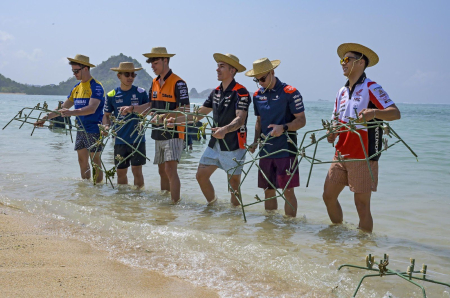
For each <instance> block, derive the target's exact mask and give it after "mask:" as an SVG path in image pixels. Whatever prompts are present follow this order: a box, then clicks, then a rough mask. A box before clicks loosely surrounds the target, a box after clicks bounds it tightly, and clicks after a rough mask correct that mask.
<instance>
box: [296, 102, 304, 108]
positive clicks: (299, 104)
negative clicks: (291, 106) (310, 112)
mask: <svg viewBox="0 0 450 298" xmlns="http://www.w3.org/2000/svg"><path fill="white" fill-rule="evenodd" d="M295 107H296V108H300V107H303V103H302V102H299V103H298V104H296V105H295Z"/></svg>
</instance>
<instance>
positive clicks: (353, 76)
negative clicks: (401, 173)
mask: <svg viewBox="0 0 450 298" xmlns="http://www.w3.org/2000/svg"><path fill="white" fill-rule="evenodd" d="M337 52H338V56H339V57H340V59H341V60H340V64H341V66H342V70H343V74H344V76H346V77H347V78H348V81H347V82H346V84H345V86H344V87H342V88H341V89H340V90H339V92H338V93H337V95H336V100H335V104H334V111H333V114H332V119H334V120H336V119H337V120H338V121H339V122H341V123H347V122H348V121H349V119H351V118H353V119H359V120H361V121H362V119H364V120H365V121H373V119H375V120H385V121H390V120H396V119H400V111H399V110H398V108H397V107H396V105H395V104H394V102H393V101H392V100H391V99H390V98H389V96H388V94H387V93H386V92H385V91H384V90H383V89H382V87H381V86H380V85H378V84H377V83H375V82H373V81H372V80H370V79H369V78H367V77H366V74H365V72H364V71H365V69H366V68H367V67H370V66H374V65H375V64H377V63H378V56H377V54H376V53H375V52H374V51H372V50H371V49H369V48H367V47H365V46H362V45H359V44H355V43H345V44H342V45H340V46H339V47H338V50H337ZM174 55H175V54H169V53H168V52H167V50H166V48H164V47H156V48H153V49H152V50H151V52H150V53H147V54H144V56H145V57H146V58H147V63H149V64H151V67H152V69H153V72H154V73H155V75H156V77H155V78H154V79H153V84H152V87H151V88H150V90H149V92H148V93H147V92H146V90H144V89H143V88H140V87H137V86H134V85H133V81H134V78H135V77H136V75H137V72H138V71H139V70H141V69H142V68H135V66H134V64H133V63H132V62H122V63H120V65H119V67H117V68H111V70H112V71H115V72H117V78H118V79H119V81H120V87H117V88H115V89H114V90H111V91H110V92H108V93H107V94H106V97H105V94H104V90H103V87H102V85H101V83H100V82H98V81H96V80H95V79H94V78H93V77H92V76H91V74H90V68H91V67H95V65H93V64H91V63H89V57H86V56H83V55H76V56H75V58H68V59H69V61H70V62H69V64H70V65H71V67H72V71H73V74H74V76H75V77H76V79H77V80H79V81H80V82H79V83H78V84H77V85H75V87H74V88H73V89H72V91H71V92H70V94H69V96H68V97H67V100H66V101H65V102H64V104H63V105H62V108H61V109H60V110H59V111H58V112H59V113H60V114H61V116H63V117H69V116H77V121H78V125H79V126H80V127H82V128H83V129H84V131H83V132H82V131H79V132H77V136H76V142H75V150H76V151H77V153H78V161H79V165H80V171H81V177H82V178H85V179H89V178H90V175H91V171H90V165H89V155H90V157H91V158H92V161H93V162H94V163H95V164H97V165H98V166H100V164H101V161H100V152H101V151H102V149H103V148H101V147H100V146H93V145H95V144H96V142H97V140H98V139H99V137H100V133H101V130H100V129H99V125H103V128H104V129H102V131H108V130H109V129H110V127H111V115H114V117H115V118H117V119H118V120H120V119H124V118H125V117H127V118H126V119H127V120H128V119H132V118H134V119H135V120H133V121H129V122H127V124H125V125H123V126H122V127H121V128H120V130H119V131H117V132H116V133H117V136H118V137H120V138H116V140H115V145H114V156H121V157H122V158H125V159H126V160H125V162H122V163H120V159H119V158H115V163H116V165H118V167H117V183H118V184H128V179H127V169H128V168H129V167H130V165H131V170H132V172H133V176H134V185H136V186H137V187H143V186H144V177H143V174H142V165H144V164H145V163H146V158H144V157H143V156H145V155H146V148H145V136H144V137H142V139H141V137H139V136H138V134H136V133H135V134H134V136H133V134H132V132H133V131H134V130H135V127H136V125H137V123H138V121H139V117H138V116H137V115H138V114H142V115H146V114H152V115H153V113H155V112H154V111H155V109H158V110H165V111H164V112H161V111H159V112H157V114H158V116H157V117H153V118H152V119H156V118H158V120H157V121H156V120H153V122H152V127H153V128H158V129H153V130H152V134H151V137H152V139H154V140H155V157H154V164H157V165H158V170H159V175H160V177H161V190H163V191H168V192H170V195H171V199H172V202H173V203H177V202H179V201H180V199H181V198H180V178H179V176H178V172H177V166H178V163H179V162H180V159H181V154H182V151H183V147H184V138H185V127H186V125H187V124H189V125H190V124H191V123H192V122H193V121H194V120H195V121H198V120H200V119H201V118H203V117H204V116H206V115H207V114H209V113H210V112H212V113H213V115H212V117H213V120H214V127H212V128H211V130H212V136H211V140H210V141H209V144H208V148H207V149H206V150H205V152H204V153H203V155H202V157H201V159H200V162H199V166H198V170H197V175H196V178H197V181H198V183H199V185H200V188H201V190H202V192H203V194H204V196H205V197H206V200H207V201H208V204H214V202H216V200H217V196H216V194H215V190H214V187H213V185H212V183H211V181H210V177H211V175H212V174H213V173H214V171H215V170H216V169H217V168H220V169H222V170H224V171H225V172H227V174H228V178H229V182H230V188H231V189H234V190H237V189H238V186H239V183H240V180H241V172H242V166H240V167H237V168H236V166H237V163H236V161H237V162H238V163H240V164H242V163H244V161H245V154H246V151H247V149H246V143H247V126H246V125H247V118H248V109H249V106H250V104H251V102H252V96H251V95H250V93H249V92H248V91H247V89H246V88H245V87H244V86H242V85H241V84H239V83H238V82H236V80H235V76H236V74H237V73H240V72H243V71H245V70H246V68H245V67H244V66H243V65H242V64H241V63H240V62H239V59H238V58H237V57H236V56H234V55H232V54H219V53H216V54H214V55H213V57H214V59H215V61H216V62H217V70H216V71H217V79H218V80H219V81H220V82H221V84H220V86H218V87H217V88H215V89H214V90H213V91H212V92H211V94H210V95H209V96H208V98H207V99H206V101H205V102H204V103H203V105H202V106H201V107H200V108H199V110H198V114H199V115H198V116H195V118H196V119H194V116H193V115H189V116H187V121H188V122H187V123H186V116H185V115H181V114H180V113H178V112H168V111H180V112H185V111H186V112H188V111H190V106H189V94H188V88H187V85H186V82H185V81H184V80H183V79H181V78H180V77H179V76H177V75H176V74H174V73H173V72H172V70H171V69H170V67H169V61H170V58H171V57H173V56H174ZM280 63H281V62H280V60H273V61H270V60H269V59H267V58H262V59H259V60H256V61H255V62H253V69H251V70H250V71H247V72H246V73H245V75H246V76H249V77H253V78H254V79H253V80H254V81H255V82H256V83H258V84H259V85H260V88H259V89H258V90H257V91H256V92H255V93H254V94H253V107H254V112H255V115H256V117H257V119H256V125H255V139H254V142H253V144H251V145H249V151H250V152H252V153H254V152H255V150H256V149H257V147H258V144H261V142H260V137H261V135H262V134H264V135H265V136H271V137H273V138H271V139H270V142H267V143H265V144H264V145H262V146H263V148H259V149H260V150H259V156H260V157H261V159H260V160H259V172H258V187H259V188H262V189H264V193H265V198H266V199H268V198H272V197H275V195H276V188H281V189H284V188H286V190H285V192H284V195H285V198H286V203H285V207H284V208H285V213H286V215H288V216H293V217H295V216H296V214H297V198H296V197H295V192H294V188H295V187H298V186H299V185H300V176H299V171H298V167H296V166H295V164H296V162H297V159H296V155H295V153H294V152H296V151H297V148H296V146H297V134H296V131H297V130H299V129H300V128H302V127H304V126H305V124H306V117H305V108H304V105H303V98H302V95H301V94H300V92H299V91H298V90H297V89H296V88H294V87H292V86H290V85H288V84H286V83H283V82H282V81H280V79H279V78H278V77H276V76H275V68H277V67H278V66H279V65H280ZM72 106H74V109H72V110H71V109H70V108H71V107H72ZM129 114H131V115H129ZM57 116H58V113H55V112H52V113H49V114H48V115H46V116H45V117H44V118H43V119H42V120H39V121H37V122H36V123H35V125H37V126H42V125H43V124H44V123H45V121H46V120H48V119H52V118H54V117H57ZM130 117H131V118H130ZM164 120H166V121H165V122H166V123H168V126H167V127H168V128H166V129H161V128H162V126H163V124H162V123H164ZM357 128H358V132H359V134H360V136H361V138H362V142H361V139H360V138H359V136H358V135H357V134H355V133H353V132H349V131H344V130H343V131H342V132H341V133H335V134H329V135H328V142H330V143H334V142H335V140H336V139H337V138H338V142H337V143H336V146H335V148H336V153H335V157H334V159H335V160H336V162H335V163H332V165H331V166H330V169H329V170H328V173H327V176H326V179H325V185H324V192H323V200H324V202H325V205H326V207H327V211H328V215H329V216H330V219H331V221H332V222H333V223H336V224H338V223H342V221H343V214H342V209H341V206H340V204H339V201H338V196H339V194H340V193H341V191H342V190H343V189H344V187H345V186H349V188H350V190H351V191H352V192H354V200H355V205H356V209H357V211H358V215H359V218H360V221H359V228H360V229H362V230H364V231H368V232H371V231H372V229H373V220H372V216H371V212H370V198H371V194H372V191H376V188H377V183H378V159H379V157H380V155H379V154H378V155H376V156H375V157H374V158H372V159H371V160H370V166H371V169H372V172H373V177H374V179H372V177H371V175H370V171H369V168H368V166H367V162H366V161H355V162H345V161H342V159H344V160H345V159H364V158H365V152H367V154H368V156H371V155H373V154H375V153H376V152H378V149H379V148H381V137H382V131H380V130H379V129H376V128H373V129H372V128H369V129H368V128H367V127H366V126H364V125H358V127H357ZM167 130H171V132H170V133H166V132H167ZM286 132H287V134H286ZM103 133H104V132H103ZM287 135H289V137H288V136H287ZM288 138H289V139H290V140H289V142H288ZM129 145H132V146H133V147H135V148H136V149H137V150H138V151H139V152H140V153H141V154H138V153H134V154H133V149H132V148H131V147H130V146H129ZM266 155H267V157H266ZM294 168H295V171H294V170H293V169H294ZM96 179H97V182H100V181H102V179H103V175H102V172H101V171H99V173H98V175H97V176H96ZM231 203H232V204H233V205H234V206H238V205H239V204H240V198H239V197H238V194H237V193H235V192H233V191H232V192H231ZM264 204H265V209H266V210H275V209H277V207H278V206H277V200H276V199H271V200H267V201H265V202H264Z"/></svg>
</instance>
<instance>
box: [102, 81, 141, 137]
mask: <svg viewBox="0 0 450 298" xmlns="http://www.w3.org/2000/svg"><path fill="white" fill-rule="evenodd" d="M148 102H149V99H148V94H147V92H146V91H145V89H144V88H141V87H136V86H134V85H133V86H131V89H130V90H128V91H122V89H120V87H117V88H116V89H114V90H111V91H110V92H108V94H107V96H106V105H105V113H113V114H114V117H116V118H117V119H118V120H121V119H124V118H125V117H127V116H128V117H127V118H126V119H127V120H128V119H131V118H135V119H139V117H138V116H137V115H135V114H133V115H131V118H129V117H130V116H129V115H126V116H123V115H119V108H120V107H123V106H139V105H142V104H144V103H148ZM138 123H139V122H138V120H134V121H130V122H128V123H127V124H125V125H124V126H123V127H122V128H121V129H120V130H119V131H118V132H117V135H118V136H119V137H121V138H122V139H124V140H125V141H126V142H127V143H129V144H134V143H137V142H138V141H136V139H137V136H138V134H137V132H135V133H134V134H133V136H131V133H132V132H133V131H134V129H135V128H136V125H137V124H138ZM142 142H145V135H144V136H143V137H142ZM116 144H125V143H124V142H123V141H122V140H119V139H118V138H117V139H116Z"/></svg>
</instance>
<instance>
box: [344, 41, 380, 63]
mask: <svg viewBox="0 0 450 298" xmlns="http://www.w3.org/2000/svg"><path fill="white" fill-rule="evenodd" d="M348 52H358V53H361V54H363V55H364V56H366V57H367V59H369V65H367V67H371V66H374V65H375V64H377V63H378V61H379V60H380V59H379V58H378V55H377V54H376V53H375V52H374V51H372V50H371V49H369V48H368V47H365V46H363V45H360V44H357V43H343V44H341V45H340V46H339V47H338V48H337V53H338V56H339V58H341V59H342V58H344V55H345V53H348Z"/></svg>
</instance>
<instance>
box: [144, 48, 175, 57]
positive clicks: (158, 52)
mask: <svg viewBox="0 0 450 298" xmlns="http://www.w3.org/2000/svg"><path fill="white" fill-rule="evenodd" d="M142 55H144V56H145V57H147V58H169V57H173V56H175V54H168V53H167V49H166V48H165V47H154V48H152V51H151V52H150V53H147V54H142Z"/></svg>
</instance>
